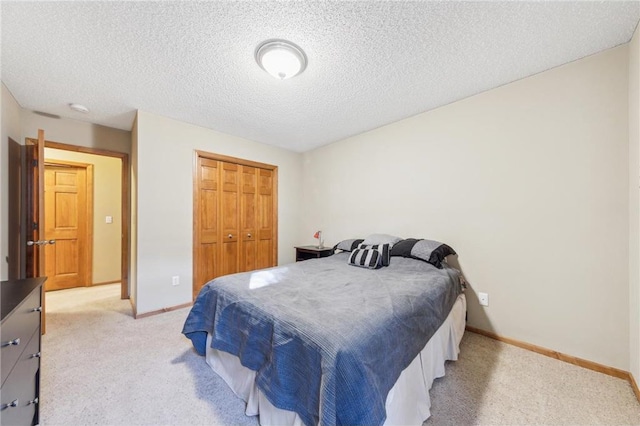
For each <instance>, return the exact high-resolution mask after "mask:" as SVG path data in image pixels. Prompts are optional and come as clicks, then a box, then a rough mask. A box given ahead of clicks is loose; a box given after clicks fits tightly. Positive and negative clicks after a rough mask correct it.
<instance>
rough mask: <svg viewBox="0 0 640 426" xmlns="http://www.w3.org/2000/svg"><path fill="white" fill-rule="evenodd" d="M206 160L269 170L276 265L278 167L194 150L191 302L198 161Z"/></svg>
mask: <svg viewBox="0 0 640 426" xmlns="http://www.w3.org/2000/svg"><path fill="white" fill-rule="evenodd" d="M200 158H206V159H208V160H215V161H224V162H226V163H233V164H237V165H240V166H248V167H255V168H258V169H266V170H271V171H272V172H273V188H272V190H273V209H272V212H271V213H272V215H273V217H272V220H273V235H274V238H273V251H272V253H271V255H272V256H273V257H272V259H273V261H274V265H275V266H277V265H278V240H279V238H278V166H274V165H272V164H266V163H259V162H257V161H251V160H245V159H243V158H237V157H230V156H228V155H222V154H214V153H211V152H207V151H201V150H198V149H196V150H194V154H193V247H192V258H193V266H192V272H191V275H192V276H193V282H192V283H191V286H192V287H191V288H192V291H191V294H192V300H195V298H196V296H197V294H194V291H195V289H196V287H197V286H198V283H197V278H198V274H197V272H198V248H199V247H200V235H199V232H198V230H199V229H200V214H199V212H198V208H197V207H198V204H199V197H200V193H199V191H198V188H199V180H198V172H199V171H198V159H200Z"/></svg>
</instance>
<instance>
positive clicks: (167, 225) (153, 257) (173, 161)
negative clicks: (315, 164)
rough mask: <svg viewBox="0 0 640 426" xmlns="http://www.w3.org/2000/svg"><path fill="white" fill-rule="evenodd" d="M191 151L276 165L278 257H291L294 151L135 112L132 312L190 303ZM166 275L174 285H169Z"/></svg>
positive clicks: (296, 189)
mask: <svg viewBox="0 0 640 426" xmlns="http://www.w3.org/2000/svg"><path fill="white" fill-rule="evenodd" d="M196 149H197V150H203V151H208V152H212V153H217V154H223V155H228V156H232V157H237V158H244V159H247V160H253V161H258V162H262V163H267V164H273V165H276V166H278V219H279V221H278V262H279V263H280V264H282V263H286V262H292V261H294V256H295V253H294V249H293V246H294V245H295V244H296V243H297V241H296V237H297V233H298V229H299V228H298V223H299V218H300V199H301V197H302V185H301V181H302V170H301V155H300V154H298V153H294V152H291V151H286V150H283V149H280V148H275V147H272V146H268V145H263V144H260V143H256V142H252V141H248V140H246V139H241V138H238V137H234V136H230V135H226V134H223V133H219V132H216V131H214V130H210V129H205V128H203V127H198V126H194V125H191V124H187V123H184V122H180V121H176V120H172V119H169V118H165V117H161V116H158V115H154V114H150V113H147V112H144V111H138V120H137V155H136V156H137V175H136V180H137V188H136V193H137V218H138V220H137V258H138V265H137V267H138V270H137V277H136V281H137V284H136V285H137V289H136V292H137V294H136V310H137V313H138V314H143V313H146V312H151V311H155V310H158V309H162V308H166V307H171V306H175V305H179V304H183V303H187V302H190V301H191V298H192V297H191V295H192V269H193V260H192V252H193V238H192V234H193V190H192V188H193V170H194V150H196ZM174 275H178V276H180V283H181V285H179V286H175V287H174V286H172V285H171V277H172V276H174Z"/></svg>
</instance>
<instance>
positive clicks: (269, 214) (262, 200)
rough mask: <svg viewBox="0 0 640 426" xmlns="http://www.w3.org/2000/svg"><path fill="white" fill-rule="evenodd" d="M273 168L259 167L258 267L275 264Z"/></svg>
mask: <svg viewBox="0 0 640 426" xmlns="http://www.w3.org/2000/svg"><path fill="white" fill-rule="evenodd" d="M273 181H274V179H273V170H266V169H259V172H258V216H259V223H258V256H257V265H256V267H257V268H268V267H271V266H275V264H276V260H275V256H274V245H273V244H274V239H275V235H274V234H275V232H274V231H275V227H274V223H273V222H274V219H273V203H274V198H273V197H274V193H273V192H274V191H273V184H274V182H273Z"/></svg>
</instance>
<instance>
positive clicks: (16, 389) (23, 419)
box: [0, 374, 39, 426]
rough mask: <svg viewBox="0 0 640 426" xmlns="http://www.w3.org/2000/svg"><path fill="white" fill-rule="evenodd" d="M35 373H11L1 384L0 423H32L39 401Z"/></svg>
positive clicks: (16, 424) (12, 425)
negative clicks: (2, 384)
mask: <svg viewBox="0 0 640 426" xmlns="http://www.w3.org/2000/svg"><path fill="white" fill-rule="evenodd" d="M36 387H37V374H34V375H33V376H30V377H28V378H27V377H23V376H20V375H19V374H11V375H9V378H8V379H7V381H6V382H5V384H4V386H2V392H1V393H2V395H1V397H0V400H1V401H0V424H2V425H11V426H14V425H15V426H18V425H33V424H34V417H35V415H36V409H37V405H38V403H39V401H38V399H37V396H36Z"/></svg>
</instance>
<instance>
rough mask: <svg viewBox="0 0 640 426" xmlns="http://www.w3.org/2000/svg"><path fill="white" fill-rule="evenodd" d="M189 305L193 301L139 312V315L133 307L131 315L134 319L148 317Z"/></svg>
mask: <svg viewBox="0 0 640 426" xmlns="http://www.w3.org/2000/svg"><path fill="white" fill-rule="evenodd" d="M191 305H193V302H187V303H183V304H182V305H176V306H170V307H168V308H162V309H158V310H157V311H151V312H145V313H143V314H140V315H137V314H136V311H135V308H134V310H133V317H134V318H135V319H140V318H146V317H150V316H152V315H158V314H163V313H165V312H171V311H175V310H177V309H182V308H188V307H189V306H191Z"/></svg>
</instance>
